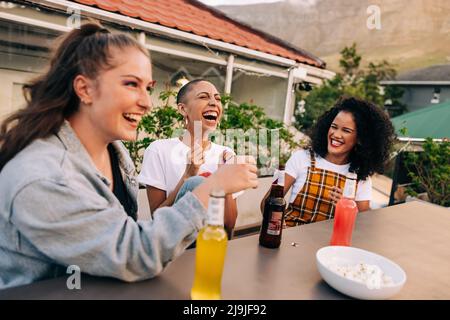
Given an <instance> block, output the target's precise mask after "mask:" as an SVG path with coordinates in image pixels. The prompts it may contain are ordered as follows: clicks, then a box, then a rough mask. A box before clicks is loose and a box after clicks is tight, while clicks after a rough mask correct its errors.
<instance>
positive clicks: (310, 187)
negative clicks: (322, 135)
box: [285, 150, 346, 227]
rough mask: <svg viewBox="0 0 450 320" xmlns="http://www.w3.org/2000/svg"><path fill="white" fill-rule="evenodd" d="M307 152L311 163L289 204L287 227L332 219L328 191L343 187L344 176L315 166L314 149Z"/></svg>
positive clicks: (332, 211) (331, 205)
mask: <svg viewBox="0 0 450 320" xmlns="http://www.w3.org/2000/svg"><path fill="white" fill-rule="evenodd" d="M309 153H310V156H311V165H310V167H309V168H308V173H307V176H306V181H305V184H304V185H303V188H302V189H301V190H300V191H299V193H298V194H297V196H296V197H295V200H294V202H292V203H291V204H289V208H288V210H287V213H286V218H285V223H286V226H287V227H293V226H297V225H302V224H306V223H312V222H317V221H323V220H328V219H332V218H333V217H334V208H335V204H334V203H333V202H332V201H331V199H330V195H329V194H330V191H331V189H332V188H333V187H334V186H336V187H339V188H341V189H342V190H343V189H344V184H345V179H346V176H345V175H342V174H339V173H336V172H333V171H329V170H324V169H319V168H316V158H315V156H314V151H312V150H310V151H309Z"/></svg>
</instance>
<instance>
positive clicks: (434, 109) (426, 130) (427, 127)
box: [392, 101, 450, 139]
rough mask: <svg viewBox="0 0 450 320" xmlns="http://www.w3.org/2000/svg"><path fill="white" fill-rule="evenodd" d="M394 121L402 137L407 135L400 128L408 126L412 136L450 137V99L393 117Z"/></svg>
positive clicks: (408, 134) (408, 132)
mask: <svg viewBox="0 0 450 320" xmlns="http://www.w3.org/2000/svg"><path fill="white" fill-rule="evenodd" d="M392 123H393V124H394V127H395V131H396V133H397V134H398V135H399V136H400V137H405V135H402V134H401V133H400V130H401V129H402V128H407V129H408V131H407V133H406V136H407V137H410V138H427V137H431V138H433V139H442V138H450V101H447V102H444V103H440V104H436V105H431V106H428V107H426V108H423V109H421V110H418V111H415V112H411V113H407V114H404V115H401V116H398V117H395V118H392Z"/></svg>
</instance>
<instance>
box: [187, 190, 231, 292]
mask: <svg viewBox="0 0 450 320" xmlns="http://www.w3.org/2000/svg"><path fill="white" fill-rule="evenodd" d="M224 207H225V193H224V192H223V191H217V190H215V191H213V192H211V194H210V197H209V204H208V215H207V225H206V227H204V228H203V229H202V230H200V232H199V234H198V236H197V247H196V256H195V276H194V285H193V286H192V290H191V298H192V300H219V299H220V298H221V295H220V287H221V283H222V271H223V265H224V262H225V254H226V251H227V241H228V239H227V233H226V232H225V229H224V227H223V215H224Z"/></svg>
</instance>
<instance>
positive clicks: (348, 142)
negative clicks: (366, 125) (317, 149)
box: [328, 111, 358, 159]
mask: <svg viewBox="0 0 450 320" xmlns="http://www.w3.org/2000/svg"><path fill="white" fill-rule="evenodd" d="M357 137H358V136H357V131H356V123H355V120H354V119H353V115H352V114H351V113H350V112H345V111H341V112H339V113H338V114H337V115H336V117H335V118H334V120H333V122H332V123H331V125H330V128H329V129H328V155H329V156H332V157H335V158H340V159H342V158H348V156H349V154H350V152H351V151H352V150H353V147H354V146H355V145H356V142H357Z"/></svg>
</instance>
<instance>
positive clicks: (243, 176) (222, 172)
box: [207, 156, 258, 193]
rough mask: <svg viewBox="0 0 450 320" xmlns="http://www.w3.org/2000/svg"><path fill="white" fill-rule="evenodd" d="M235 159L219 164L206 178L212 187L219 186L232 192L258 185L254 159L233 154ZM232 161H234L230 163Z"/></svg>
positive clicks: (225, 190) (227, 191) (226, 191)
mask: <svg viewBox="0 0 450 320" xmlns="http://www.w3.org/2000/svg"><path fill="white" fill-rule="evenodd" d="M233 159H234V160H235V161H228V163H226V165H220V166H219V168H218V169H217V171H216V172H215V173H214V174H213V175H211V177H209V178H208V179H207V180H211V181H210V183H211V184H212V186H213V187H220V188H221V189H223V191H224V192H225V193H234V192H238V191H242V190H245V189H249V188H256V187H257V186H258V176H257V174H256V172H257V168H256V165H255V164H256V161H255V159H254V158H253V157H250V156H234V157H233ZM230 162H234V163H230Z"/></svg>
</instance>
